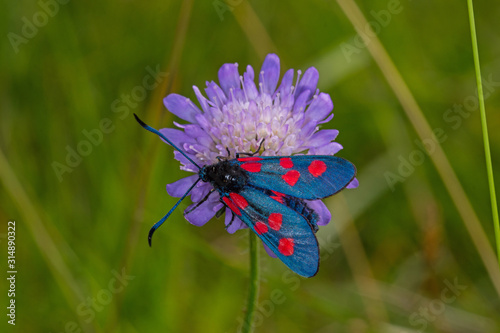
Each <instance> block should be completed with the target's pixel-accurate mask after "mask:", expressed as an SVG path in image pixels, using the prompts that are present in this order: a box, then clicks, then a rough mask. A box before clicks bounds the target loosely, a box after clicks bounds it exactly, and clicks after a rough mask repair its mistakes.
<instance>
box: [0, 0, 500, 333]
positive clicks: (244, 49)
mask: <svg viewBox="0 0 500 333" xmlns="http://www.w3.org/2000/svg"><path fill="white" fill-rule="evenodd" d="M60 1H61V2H55V0H54V1H51V0H42V1H41V2H36V1H30V2H28V1H22V2H14V1H8V2H7V1H4V2H2V4H1V5H0V8H1V10H0V17H1V20H0V22H1V23H0V24H1V26H2V31H3V35H4V38H2V43H1V47H2V52H1V55H0V57H1V62H0V66H1V71H0V72H1V74H0V87H1V89H0V94H1V99H0V101H1V110H2V118H1V121H0V127H1V132H0V133H1V134H0V137H1V141H0V149H1V154H0V179H1V184H2V185H1V186H2V190H1V191H0V200H1V209H0V221H2V222H1V224H0V225H1V227H0V244H1V246H0V248H1V253H2V254H1V257H2V258H5V259H2V264H1V265H0V266H1V267H2V271H3V272H4V273H2V276H4V278H3V279H2V280H3V281H4V282H5V281H6V280H5V278H6V276H7V273H6V272H7V270H8V269H7V263H6V262H7V259H6V258H7V222H8V221H11V220H15V221H16V268H17V271H18V273H17V281H16V296H15V300H16V325H15V327H14V326H12V325H9V324H7V320H8V317H6V315H5V314H6V313H7V310H6V306H8V302H9V298H8V297H7V289H8V284H7V283H4V282H2V283H1V284H0V286H1V287H0V295H1V297H0V299H1V300H2V302H1V308H2V309H3V310H2V312H5V314H4V313H2V316H1V317H2V323H1V325H2V327H7V329H8V330H9V331H13V332H54V333H60V332H235V331H237V330H238V328H239V327H240V325H241V321H242V318H243V314H244V308H245V305H246V293H247V287H248V251H247V247H248V234H247V231H246V230H245V231H239V232H237V233H236V234H234V235H229V234H227V233H226V232H225V230H224V226H223V220H222V219H220V220H217V219H214V220H212V221H210V222H209V223H208V224H207V225H206V226H204V227H203V228H198V227H195V226H192V225H190V224H189V223H187V222H186V221H185V220H184V219H183V217H182V210H183V208H185V207H186V206H187V205H188V204H189V202H186V203H183V204H181V207H180V209H178V210H177V211H176V212H175V213H174V214H173V215H172V216H171V218H170V219H169V220H168V222H167V223H166V224H165V225H164V226H163V227H162V228H161V229H160V230H159V231H158V232H157V233H156V235H155V244H154V246H153V248H149V246H148V244H147V233H148V231H149V228H150V227H151V226H152V224H153V223H155V222H156V221H157V220H158V219H159V218H161V217H162V216H163V215H164V214H165V213H166V212H167V211H168V209H170V207H171V206H172V205H173V204H174V203H175V200H176V199H175V198H171V197H169V195H168V194H167V193H166V191H165V185H166V184H167V183H171V182H173V181H175V180H177V179H179V178H181V177H184V176H185V175H186V173H185V172H182V171H180V170H179V167H178V162H177V161H175V160H174V159H173V158H172V157H173V153H172V149H171V148H170V147H168V146H167V145H165V144H163V143H162V142H161V141H160V140H159V139H158V138H157V137H155V136H154V135H152V134H151V133H148V132H146V131H144V130H143V129H141V128H140V126H138V124H137V123H136V122H135V120H134V119H133V116H132V113H133V112H135V113H137V114H139V115H140V116H141V117H142V118H143V119H144V120H145V121H146V122H148V123H149V124H150V125H152V126H153V127H156V128H162V127H172V126H173V124H172V122H173V121H176V120H177V121H179V119H175V118H174V117H173V116H172V115H171V114H170V113H168V112H166V110H165V108H164V106H163V104H162V99H163V97H164V96H166V95H167V94H169V93H171V92H176V93H179V94H182V95H185V96H188V97H190V98H192V99H193V100H194V99H195V96H194V93H193V91H192V85H197V86H198V87H200V88H202V87H204V83H205V81H208V80H216V78H217V71H218V69H219V67H220V66H221V65H222V64H223V63H226V62H238V63H239V64H240V70H243V68H244V66H246V65H247V64H251V65H252V66H253V67H254V68H255V69H259V68H260V66H261V63H262V60H263V59H264V57H265V55H266V54H267V53H270V52H276V53H277V54H278V55H279V56H280V58H281V62H282V63H281V68H282V73H284V71H285V70H286V69H288V68H294V69H301V70H302V71H304V70H305V69H307V68H308V67H309V66H315V67H317V68H318V70H319V72H320V82H319V85H318V87H319V89H320V90H321V91H324V92H327V93H329V94H331V96H332V99H333V102H334V104H335V109H334V113H335V118H334V119H333V120H332V121H331V122H330V123H329V124H326V125H325V128H336V129H339V130H340V135H339V137H338V141H339V142H340V143H341V144H342V145H343V146H344V150H342V151H341V152H340V153H339V155H340V156H342V157H345V158H347V159H349V160H351V161H352V162H354V163H355V165H356V166H357V168H358V176H359V180H360V187H359V188H358V189H356V190H349V191H344V192H343V193H342V194H339V195H337V196H334V197H332V198H329V199H327V200H325V202H326V203H327V205H328V206H329V207H330V208H331V211H332V214H333V218H332V223H330V224H329V225H328V226H327V227H323V228H321V229H320V231H319V232H318V238H319V240H320V243H321V246H322V261H321V266H320V271H319V273H318V275H317V276H316V277H314V278H311V279H303V278H299V277H298V276H296V275H294V274H293V273H291V272H290V271H289V270H287V268H286V267H285V266H284V265H283V264H282V263H281V262H279V261H278V260H274V259H271V258H269V257H267V255H266V254H265V253H264V251H262V252H261V254H262V256H261V257H262V260H261V268H262V271H261V274H262V282H261V291H260V298H259V301H260V305H259V307H258V309H257V313H256V325H257V328H256V332H287V333H294V332H318V333H324V332H500V316H499V313H500V302H499V293H500V287H499V285H500V278H499V277H500V273H499V269H498V265H497V264H496V263H495V258H494V256H493V251H492V245H490V244H493V225H492V222H491V220H492V219H491V208H490V199H489V195H488V186H487V180H486V171H485V170H486V169H485V163H484V151H483V147H482V134H481V128H480V117H479V112H478V111H477V107H475V103H476V102H475V97H474V96H476V93H475V91H476V90H475V89H476V82H475V77H474V66H473V58H472V51H471V42H470V32H469V23H468V17H467V6H466V3H465V1H460V2H457V1H449V0H448V1H439V2H422V1H410V0H401V1H396V0H390V1H386V0H376V1H367V0H363V1H357V5H358V6H359V9H360V10H361V12H362V13H363V14H364V16H365V17H366V19H367V20H368V21H372V22H373V23H372V26H373V28H374V29H375V31H376V32H377V34H376V35H373V34H371V35H370V34H367V37H368V38H367V42H366V44H365V43H363V42H362V40H361V39H360V37H359V35H358V34H357V33H356V30H355V28H354V26H353V24H354V25H356V26H358V27H361V29H362V31H365V33H366V32H367V31H368V30H365V28H366V27H365V26H364V23H363V21H359V20H358V19H357V18H359V16H357V14H359V13H358V12H357V10H356V6H355V5H354V3H353V2H352V1H351V0H339V1H328V0H316V1H273V2H268V1H263V0H257V1H243V0H231V1H229V0H228V1H227V4H226V3H224V2H222V1H182V2H181V1H148V2H137V1H104V2H103V1H86V2H81V1H80V2H79V1H66V0H64V1H63V0H60ZM475 9H476V22H477V30H478V42H479V50H480V56H481V61H482V71H483V78H484V80H485V81H486V82H487V87H488V88H486V87H485V93H487V97H488V98H487V99H486V107H487V112H488V123H489V129H490V141H491V149H492V156H493V165H494V171H496V176H497V178H500V174H499V173H498V171H499V168H498V166H499V165H500V160H499V158H498V157H499V156H500V131H498V130H497V129H498V128H499V127H500V115H499V111H500V94H499V92H498V88H499V87H500V73H499V72H500V43H499V42H498V41H499V38H500V35H499V31H500V29H499V24H498V17H499V15H500V7H499V6H498V4H496V3H494V2H492V1H490V2H482V3H481V2H477V3H476V8H475ZM379 43H381V44H379ZM366 45H368V47H366ZM381 45H383V48H385V51H386V52H387V54H386V53H384V52H383V50H384V49H383V48H380V46H381ZM389 59H392V62H393V63H391V61H390V60H389ZM393 66H394V67H393ZM381 69H382V70H381ZM151 71H153V72H154V71H160V72H161V73H160V75H158V76H157V79H158V84H157V85H155V87H153V85H154V84H153V83H152V82H153V81H147V82H145V81H144V80H145V78H147V77H148V75H151V74H150V72H151ZM398 72H399V73H400V75H401V77H402V78H403V79H404V82H405V83H406V85H407V87H408V88H409V90H408V91H407V90H405V87H406V86H405V84H404V82H402V81H399V80H398V74H397V73H398ZM150 77H151V76H150ZM146 80H150V79H146ZM388 82H392V83H391V84H389V83H388ZM146 85H147V86H146ZM141 87H142V88H141ZM147 87H149V88H147ZM143 93H144V94H143ZM131 94H135V95H134V96H135V97H134V98H135V100H129V101H128V102H127V100H126V98H127V95H128V96H130V95H131ZM412 96H413V97H412ZM412 98H414V99H415V100H416V102H417V103H418V105H417V104H413V103H412ZM419 108H420V109H419ZM419 110H421V111H422V112H423V114H424V115H425V118H426V119H427V122H425V121H424V122H422V121H421V118H419V117H418V112H419ZM449 110H451V111H449ZM407 115H410V117H408V116H407ZM415 115H417V116H415ZM419 119H420V120H419ZM416 128H420V130H416ZM426 128H431V129H436V128H437V129H440V130H441V131H439V130H438V133H437V136H438V138H440V139H441V141H442V148H443V150H444V152H445V155H442V154H440V153H439V150H438V149H437V148H436V147H435V144H430V143H429V142H430V141H429V140H432V139H431V136H428V134H426V133H427V132H426V131H425V129H426ZM419 131H420V132H419ZM89 133H91V134H89ZM92 133H94V134H92ZM96 133H100V135H99V134H96ZM92 135H93V136H92ZM419 135H420V136H419ZM88 136H90V137H92V138H93V139H92V140H94V143H91V144H85V143H84V142H85V141H87V142H89V140H90V139H89V138H88ZM101 136H102V137H101ZM422 140H423V141H424V142H427V144H428V145H429V147H430V148H431V151H433V153H432V154H430V156H428V155H426V154H424V153H423V152H422V148H420V146H421V142H422ZM68 149H69V150H78V149H80V150H81V151H83V152H84V154H85V155H86V156H81V157H80V158H78V157H75V156H73V157H70V159H69V163H70V164H71V165H69V164H68V161H67V158H68V157H67V155H68V154H69V153H68V151H69V150H68ZM444 156H446V157H447V159H448V162H449V163H450V165H451V167H452V169H449V168H447V167H446V165H447V162H446V159H444V160H443V157H444ZM436 161H437V162H436ZM435 163H436V164H435ZM435 165H438V168H436V166H435ZM437 170H441V172H438V171H437ZM450 170H451V171H450ZM453 174H456V176H457V177H458V179H459V182H460V183H458V182H457V181H456V179H455V178H454V177H453ZM398 177H399V178H398ZM460 184H461V185H460ZM461 186H462V187H461ZM462 188H463V190H464V191H465V193H466V196H461V195H460V193H462V192H461V189H462ZM450 193H451V194H452V195H453V196H452V195H450ZM457 207H459V208H460V209H461V210H459V209H457ZM469 207H472V208H473V210H470V209H469ZM485 235H486V236H485ZM117 276H119V278H117Z"/></svg>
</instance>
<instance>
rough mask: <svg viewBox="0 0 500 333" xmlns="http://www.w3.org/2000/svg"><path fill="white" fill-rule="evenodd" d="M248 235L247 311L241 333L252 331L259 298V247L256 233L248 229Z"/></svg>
mask: <svg viewBox="0 0 500 333" xmlns="http://www.w3.org/2000/svg"><path fill="white" fill-rule="evenodd" d="M248 232H249V235H250V245H249V248H250V286H249V288H248V303H247V313H246V318H245V321H244V322H243V327H242V328H241V333H250V332H253V329H254V327H253V325H252V324H253V317H254V313H255V308H256V307H257V300H258V298H259V282H260V281H259V249H258V247H257V245H258V241H257V235H255V233H254V232H252V230H249V231H248Z"/></svg>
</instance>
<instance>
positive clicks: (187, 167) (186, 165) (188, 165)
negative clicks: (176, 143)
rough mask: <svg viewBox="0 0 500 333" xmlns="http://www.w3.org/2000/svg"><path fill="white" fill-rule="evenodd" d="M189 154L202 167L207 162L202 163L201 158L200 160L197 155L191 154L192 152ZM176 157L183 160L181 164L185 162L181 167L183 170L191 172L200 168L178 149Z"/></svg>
mask: <svg viewBox="0 0 500 333" xmlns="http://www.w3.org/2000/svg"><path fill="white" fill-rule="evenodd" d="M187 155H188V156H189V158H191V159H192V160H193V161H194V162H195V163H196V164H198V165H199V166H200V167H201V166H203V165H204V164H205V163H202V162H201V161H200V160H198V159H197V158H196V156H194V155H191V154H187ZM174 158H175V159H176V160H177V161H179V162H181V164H183V166H182V167H181V170H184V171H191V172H196V173H198V171H199V169H198V168H197V167H196V165H194V164H193V163H191V162H190V161H188V159H187V158H186V157H185V156H184V155H182V154H181V153H180V152H178V151H177V150H176V151H174Z"/></svg>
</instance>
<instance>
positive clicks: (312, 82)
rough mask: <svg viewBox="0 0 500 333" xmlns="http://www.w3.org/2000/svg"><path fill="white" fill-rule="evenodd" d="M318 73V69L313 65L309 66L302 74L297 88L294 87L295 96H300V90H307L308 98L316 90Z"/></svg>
mask: <svg viewBox="0 0 500 333" xmlns="http://www.w3.org/2000/svg"><path fill="white" fill-rule="evenodd" d="M318 79H319V73H318V70H317V69H316V68H314V67H310V68H308V69H307V70H306V72H305V73H304V76H302V78H301V80H300V82H299V84H298V85H297V88H296V89H295V96H300V94H302V92H304V91H306V90H309V98H308V99H310V98H311V97H312V95H313V94H314V92H315V91H316V86H317V84H318Z"/></svg>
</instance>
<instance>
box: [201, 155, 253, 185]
mask: <svg viewBox="0 0 500 333" xmlns="http://www.w3.org/2000/svg"><path fill="white" fill-rule="evenodd" d="M200 177H201V179H202V180H203V181H205V182H210V183H211V184H212V185H213V187H214V188H215V189H216V190H217V191H219V192H222V193H227V192H239V191H240V190H241V189H242V188H243V187H244V186H245V185H246V183H247V178H248V176H247V175H246V172H245V171H244V170H243V169H241V168H240V166H239V165H238V164H237V163H234V162H232V161H230V160H227V161H221V162H218V163H215V164H212V165H208V166H206V167H204V168H203V169H202V170H201V171H200Z"/></svg>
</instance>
